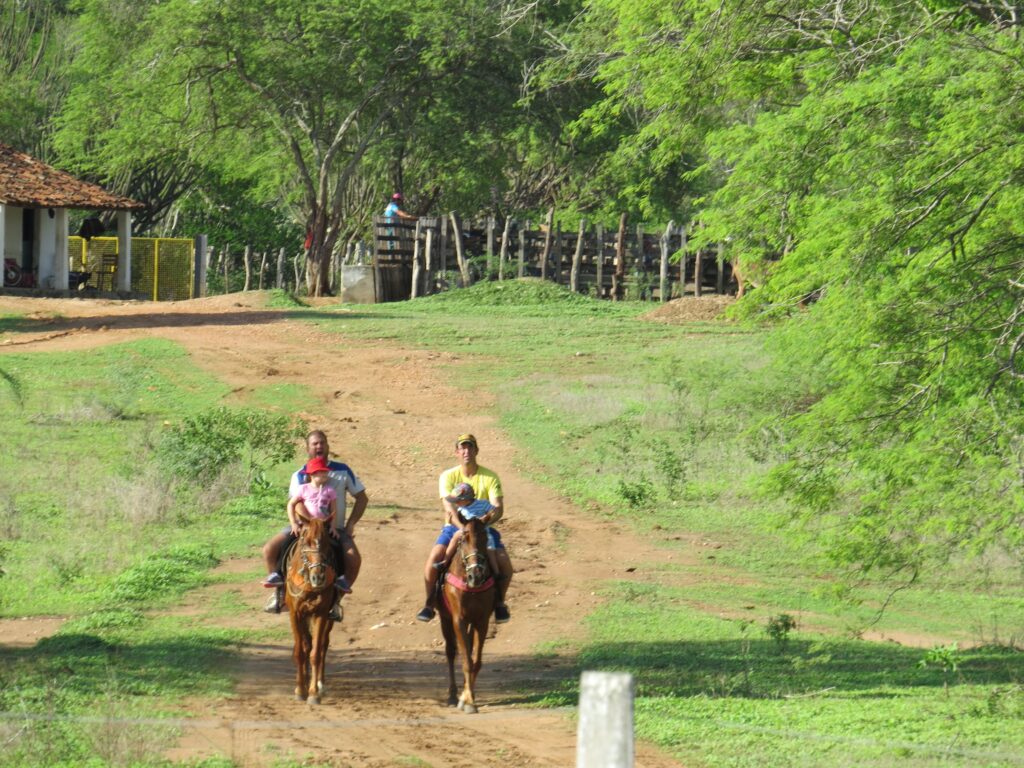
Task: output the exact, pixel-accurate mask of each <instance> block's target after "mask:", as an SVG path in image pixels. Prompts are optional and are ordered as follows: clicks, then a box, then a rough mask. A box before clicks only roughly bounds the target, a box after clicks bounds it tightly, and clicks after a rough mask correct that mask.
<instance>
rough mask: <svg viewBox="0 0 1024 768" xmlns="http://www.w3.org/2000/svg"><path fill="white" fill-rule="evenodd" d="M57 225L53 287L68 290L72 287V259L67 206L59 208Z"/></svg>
mask: <svg viewBox="0 0 1024 768" xmlns="http://www.w3.org/2000/svg"><path fill="white" fill-rule="evenodd" d="M55 226H56V228H57V231H56V233H55V238H54V245H55V250H56V257H55V258H54V261H53V287H54V288H56V289H57V290H58V291H66V290H68V288H69V287H70V284H69V276H68V272H69V271H70V270H71V266H70V259H69V258H68V209H67V208H58V209H57V220H56V222H55Z"/></svg>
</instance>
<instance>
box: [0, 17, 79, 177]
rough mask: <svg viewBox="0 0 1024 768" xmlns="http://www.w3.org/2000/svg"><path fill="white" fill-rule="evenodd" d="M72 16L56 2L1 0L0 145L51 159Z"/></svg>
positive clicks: (67, 56)
mask: <svg viewBox="0 0 1024 768" xmlns="http://www.w3.org/2000/svg"><path fill="white" fill-rule="evenodd" d="M71 21H72V15H71V13H70V11H69V10H68V8H67V3H66V2H61V1H58V0H0V142H3V143H5V144H9V145H11V146H14V147H16V148H17V149H20V150H22V151H25V152H29V153H30V154H32V155H35V156H36V157H40V158H43V159H51V151H50V132H51V131H52V129H53V126H52V124H51V122H50V117H51V115H53V114H54V113H55V112H56V111H57V110H58V109H59V108H60V106H61V103H62V101H63V98H64V95H65V93H66V92H67V85H68V82H67V72H66V70H67V66H68V62H69V59H70V54H71V51H70V48H69V44H68V43H69V35H68V30H69V27H70V26H71Z"/></svg>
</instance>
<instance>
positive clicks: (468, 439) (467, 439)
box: [455, 432, 480, 448]
mask: <svg viewBox="0 0 1024 768" xmlns="http://www.w3.org/2000/svg"><path fill="white" fill-rule="evenodd" d="M463 443H469V444H470V445H472V446H473V447H474V448H479V447H480V446H479V445H477V444H476V438H475V437H473V436H472V435H471V434H469V433H468V432H467V433H466V434H464V435H459V436H458V437H457V438H455V447H456V448H458V447H459V446H460V445H462V444H463Z"/></svg>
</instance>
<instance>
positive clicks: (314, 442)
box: [263, 429, 369, 621]
mask: <svg viewBox="0 0 1024 768" xmlns="http://www.w3.org/2000/svg"><path fill="white" fill-rule="evenodd" d="M306 455H307V456H308V457H309V458H310V459H314V458H317V457H320V458H322V459H324V460H325V461H327V467H328V480H327V485H329V486H330V487H331V488H333V489H334V492H335V493H336V494H337V497H338V514H337V516H336V517H335V519H334V525H335V528H334V530H332V531H331V535H332V536H334V537H335V538H336V539H338V540H339V541H340V542H341V546H342V549H343V551H344V553H345V566H344V567H345V573H344V580H345V586H344V587H342V590H345V589H346V587H347V591H349V592H350V591H351V589H352V585H353V584H354V583H355V580H356V578H357V577H358V576H359V568H360V566H361V565H362V562H363V560H362V556H361V555H360V554H359V549H358V548H357V547H356V542H355V534H354V531H355V527H356V523H358V522H359V520H360V518H362V516H363V512H365V511H366V505H367V503H368V502H369V497H367V495H366V488H365V486H363V484H362V483H361V482H360V481H359V478H358V477H356V473H355V472H353V471H352V468H351V467H349V466H348V464H344V463H342V462H340V461H331V460H330V459H329V456H330V446H329V445H328V443H327V435H326V434H324V433H323V431H321V430H319V429H316V430H313V431H312V432H310V433H309V434H308V435H306ZM308 482H309V475H308V474H306V467H305V465H303V466H302V467H301V468H299V470H298V471H296V472H295V473H294V474H292V479H291V483H290V484H289V487H288V498H293V497H294V496H296V495H297V493H298V489H299V486H300V485H303V484H304V483H308ZM346 494H347V495H348V496H351V497H352V512H351V514H349V515H348V517H347V519H346V516H345V509H346ZM292 533H293V532H292V530H291V528H290V527H288V528H285V529H284V530H282V531H281V532H280V533H278V534H276V535H275V536H274V537H273V538H271V539H270V541H268V542H267V543H266V544H264V545H263V558H264V560H265V561H266V564H267V572H268V573H270V574H272V576H268V577H267V580H266V581H264V582H263V583H264V586H267V587H277V586H278V580H272V579H273V575H276V576H277V577H278V579H280V577H281V574H277V573H276V571H277V561H278V558H279V557H280V555H281V548H282V546H283V545H284V543H285V542H286V541H287V540H288V539H289V538H291V535H292ZM280 583H282V584H283V581H281V582H280ZM281 592H282V590H281V589H275V590H274V594H273V595H272V596H271V598H270V600H269V601H268V602H267V605H266V606H265V607H264V609H263V610H265V611H266V612H267V613H277V612H278V611H279V610H280V609H281V607H282V606H283V601H282V600H281ZM335 607H336V609H337V606H335ZM335 621H340V611H338V616H337V617H335Z"/></svg>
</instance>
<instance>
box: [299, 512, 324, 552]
mask: <svg viewBox="0 0 1024 768" xmlns="http://www.w3.org/2000/svg"><path fill="white" fill-rule="evenodd" d="M324 533H325V526H324V521H323V520H317V519H311V520H307V521H306V524H305V525H304V526H302V541H303V543H304V544H306V545H308V546H315V545H317V544H318V543H320V541H321V540H322V538H323V536H324Z"/></svg>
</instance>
